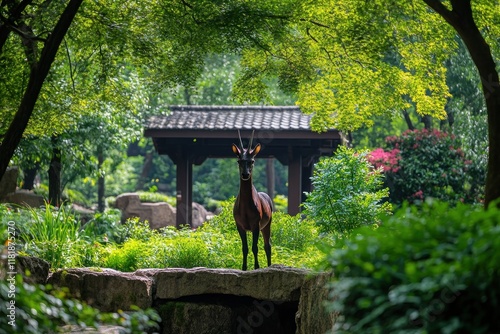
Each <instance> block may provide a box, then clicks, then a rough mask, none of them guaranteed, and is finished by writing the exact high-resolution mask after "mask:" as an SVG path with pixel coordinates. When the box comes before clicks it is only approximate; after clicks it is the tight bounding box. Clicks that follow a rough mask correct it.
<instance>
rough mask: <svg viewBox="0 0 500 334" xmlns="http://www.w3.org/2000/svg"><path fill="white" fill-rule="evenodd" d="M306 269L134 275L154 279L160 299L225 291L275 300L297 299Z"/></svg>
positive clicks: (199, 270)
mask: <svg viewBox="0 0 500 334" xmlns="http://www.w3.org/2000/svg"><path fill="white" fill-rule="evenodd" d="M308 273H309V271H307V270H304V269H297V268H291V267H280V266H277V265H273V266H271V267H268V268H264V269H259V270H251V271H241V270H236V269H208V268H192V269H183V268H170V269H139V270H137V271H136V274H137V275H140V276H146V277H151V278H152V279H154V281H155V285H156V294H155V297H156V298H160V299H177V298H181V297H186V296H193V295H204V294H225V295H234V296H246V297H251V298H255V299H262V300H275V301H299V297H300V288H301V286H302V285H303V284H304V281H305V279H306V276H307V274H308ZM263 287H265V288H263Z"/></svg>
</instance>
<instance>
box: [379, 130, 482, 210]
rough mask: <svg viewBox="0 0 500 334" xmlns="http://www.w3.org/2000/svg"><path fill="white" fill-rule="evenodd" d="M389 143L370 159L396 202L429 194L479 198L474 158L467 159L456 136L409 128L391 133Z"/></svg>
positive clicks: (453, 199) (449, 198)
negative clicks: (473, 172) (472, 172)
mask: <svg viewBox="0 0 500 334" xmlns="http://www.w3.org/2000/svg"><path fill="white" fill-rule="evenodd" d="M386 143H387V148H386V150H384V149H382V148H377V149H376V150H374V151H372V152H371V154H370V156H369V161H370V163H371V164H372V165H373V166H374V167H375V168H381V169H382V171H383V172H384V174H385V176H386V179H385V182H386V184H387V186H388V187H389V189H390V201H391V202H392V203H395V204H399V203H402V202H403V201H409V202H411V203H414V202H418V201H421V200H423V199H425V198H426V197H433V198H438V199H441V200H445V201H449V202H453V203H456V202H476V201H478V200H479V197H480V193H481V191H480V189H478V187H477V184H478V182H476V181H477V180H471V179H470V176H469V175H468V173H467V172H468V169H469V168H470V167H471V165H472V164H471V161H470V160H466V159H465V156H464V152H463V151H462V150H461V149H460V147H459V142H458V140H457V139H456V138H455V136H453V135H450V134H448V133H446V132H441V131H438V130H432V131H431V130H427V129H423V130H413V131H412V130H408V131H406V132H404V133H403V134H402V135H401V136H392V137H387V138H386ZM476 178H477V176H476Z"/></svg>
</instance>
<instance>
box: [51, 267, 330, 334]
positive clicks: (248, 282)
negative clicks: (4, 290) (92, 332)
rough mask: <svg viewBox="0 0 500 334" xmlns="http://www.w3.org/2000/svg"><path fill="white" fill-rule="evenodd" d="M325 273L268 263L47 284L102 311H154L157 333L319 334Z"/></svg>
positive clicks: (74, 272)
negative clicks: (245, 267) (247, 267)
mask: <svg viewBox="0 0 500 334" xmlns="http://www.w3.org/2000/svg"><path fill="white" fill-rule="evenodd" d="M330 278H331V274H329V273H312V272H310V271H308V270H304V269H297V268H291V267H284V266H279V265H273V266H271V267H268V268H264V269H258V270H252V271H241V270H234V269H207V268H191V269H182V268H167V269H140V270H137V271H136V272H134V273H123V272H118V271H115V270H111V269H103V270H100V271H99V270H98V271H95V270H91V269H86V268H84V269H67V270H58V271H56V272H55V273H53V274H52V275H51V277H50V278H49V280H48V283H50V284H52V285H53V286H55V287H67V288H68V290H69V291H70V293H71V295H72V296H73V297H77V298H79V299H82V300H84V301H86V302H87V303H89V304H90V305H92V306H94V307H97V308H99V309H100V310H102V311H117V310H118V309H122V310H129V309H130V306H131V305H137V306H139V307H140V308H148V307H154V308H155V309H156V310H157V311H158V312H159V314H160V316H161V318H162V323H161V333H181V334H182V333H235V332H238V333H296V334H308V333H324V332H326V331H328V330H329V329H331V328H332V326H333V323H334V321H335V317H334V316H333V315H331V314H329V313H327V312H325V310H324V309H323V301H324V300H326V299H327V298H328V290H327V289H326V288H325V284H326V283H327V282H328V281H329V280H330Z"/></svg>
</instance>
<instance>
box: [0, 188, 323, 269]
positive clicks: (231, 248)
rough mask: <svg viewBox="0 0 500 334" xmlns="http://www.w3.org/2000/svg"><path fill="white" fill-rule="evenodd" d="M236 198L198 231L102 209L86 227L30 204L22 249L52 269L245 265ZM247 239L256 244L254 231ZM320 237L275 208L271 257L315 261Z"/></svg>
mask: <svg viewBox="0 0 500 334" xmlns="http://www.w3.org/2000/svg"><path fill="white" fill-rule="evenodd" d="M233 203H234V198H233V199H231V200H228V201H225V202H222V203H221V206H222V211H221V213H220V214H219V215H217V216H215V217H214V218H213V219H212V220H210V221H209V222H207V223H205V224H204V225H203V226H201V227H200V228H198V229H197V230H196V231H193V230H191V229H189V228H186V229H180V230H178V229H176V228H173V227H166V228H163V229H160V230H151V229H150V228H149V225H148V223H146V222H140V221H138V220H137V219H132V220H129V221H127V222H126V223H125V224H120V223H119V222H118V221H119V216H118V215H117V214H116V212H115V211H112V210H110V211H109V212H108V213H105V214H97V215H96V216H95V218H94V219H93V220H92V221H90V222H89V223H87V224H86V225H85V226H84V227H81V226H80V224H79V222H78V221H77V220H76V219H75V217H74V216H73V214H72V213H71V212H70V211H68V210H66V209H65V208H61V209H59V210H55V209H54V208H51V207H50V206H47V207H46V208H44V209H43V210H40V209H30V210H29V212H30V217H29V219H25V221H24V222H23V223H22V224H20V227H21V228H20V230H21V234H22V240H23V242H24V248H23V249H24V252H26V253H27V254H29V255H33V256H38V257H40V258H43V259H45V260H47V261H49V262H50V263H51V264H52V268H53V269H57V268H67V267H70V266H73V267H78V266H85V267H102V268H113V269H116V270H121V271H135V270H137V269H141V268H168V267H170V268H172V267H182V268H192V267H208V268H235V269H240V268H241V263H242V251H241V240H240V237H239V234H238V232H237V230H236V224H235V222H234V218H233V216H232V207H233ZM2 208H5V207H2V206H1V205H0V213H1V212H7V213H9V212H10V211H7V210H3V209H2ZM2 210H3V211H2ZM0 218H1V217H0ZM5 219H6V218H5ZM9 219H10V218H9ZM248 239H249V240H248V243H249V246H251V245H250V244H251V235H250V233H249V234H248ZM317 239H318V232H317V231H316V228H315V226H314V224H312V223H311V222H309V221H306V220H302V219H300V217H299V216H296V217H291V216H289V215H287V214H284V213H282V212H275V213H274V215H273V222H272V237H271V241H272V245H273V253H272V263H273V264H283V265H287V266H294V267H307V268H313V267H315V266H316V265H317V264H318V263H319V262H320V261H321V260H322V259H323V258H324V254H323V253H322V252H321V251H320V250H318V248H317V247H316V241H317ZM259 260H260V262H261V263H262V264H264V263H265V262H266V261H265V253H264V247H263V242H262V238H259ZM248 261H249V262H248V264H249V268H253V256H252V254H251V253H250V254H249V257H248Z"/></svg>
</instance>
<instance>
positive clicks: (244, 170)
mask: <svg viewBox="0 0 500 334" xmlns="http://www.w3.org/2000/svg"><path fill="white" fill-rule="evenodd" d="M238 137H239V138H240V147H238V146H236V144H233V152H234V154H236V156H237V157H238V165H239V166H240V178H241V179H242V180H243V181H247V180H249V179H250V177H251V176H252V169H253V164H254V162H255V156H256V155H257V153H259V152H260V148H261V146H260V144H257V145H255V147H254V148H252V141H253V131H252V137H251V138H250V143H249V144H248V148H245V147H243V141H242V140H241V135H240V131H239V130H238Z"/></svg>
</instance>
